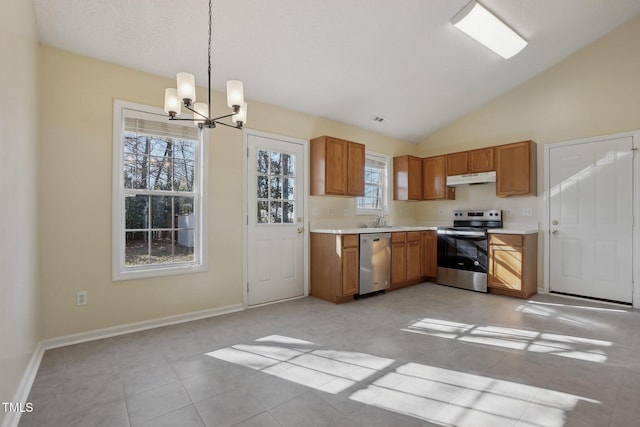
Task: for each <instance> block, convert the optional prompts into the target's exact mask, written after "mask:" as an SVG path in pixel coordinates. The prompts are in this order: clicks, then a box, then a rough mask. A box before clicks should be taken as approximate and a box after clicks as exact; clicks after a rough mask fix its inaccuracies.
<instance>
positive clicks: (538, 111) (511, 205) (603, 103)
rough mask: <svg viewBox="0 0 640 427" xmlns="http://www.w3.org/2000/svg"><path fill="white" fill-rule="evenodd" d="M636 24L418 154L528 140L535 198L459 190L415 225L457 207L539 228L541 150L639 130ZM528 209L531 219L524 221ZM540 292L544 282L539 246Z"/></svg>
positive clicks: (639, 30)
mask: <svg viewBox="0 0 640 427" xmlns="http://www.w3.org/2000/svg"><path fill="white" fill-rule="evenodd" d="M638 40H640V17H637V18H635V19H633V20H631V21H629V22H628V23H626V24H625V25H623V26H621V27H619V28H618V29H616V30H614V31H612V32H611V33H609V34H607V35H605V36H604V37H602V38H601V39H599V40H597V41H595V42H594V43H592V44H590V45H588V46H586V47H585V48H583V49H582V50H580V51H578V52H577V53H575V54H574V55H572V56H570V57H569V58H567V59H565V60H564V61H562V62H560V63H559V64H557V65H556V66H554V67H552V68H550V69H549V70H547V71H546V72H544V73H542V74H540V75H538V76H537V77H535V78H533V79H531V80H529V81H528V82H526V83H524V84H523V85H521V86H519V87H517V88H516V89H514V90H512V91H510V92H508V93H507V94H505V95H503V96H501V97H499V98H497V99H496V100H494V101H492V102H491V103H489V104H487V105H485V106H484V107H482V108H479V109H478V110H476V111H474V112H472V113H470V114H469V115H467V116H465V117H463V118H462V119H460V120H458V121H456V122H455V123H453V124H452V125H450V126H447V127H446V128H444V129H442V130H440V131H439V132H437V133H435V134H433V135H431V136H430V137H429V138H427V139H426V140H424V141H423V142H422V143H421V144H420V147H419V150H420V153H421V154H422V155H425V156H427V155H437V154H443V153H451V152H455V151H460V150H466V149H470V148H476V147H485V146H491V145H498V144H505V143H509V142H515V141H522V140H527V139H531V140H534V141H536V142H537V143H538V189H539V191H538V197H524V198H506V199H504V198H496V197H495V184H490V185H487V186H484V187H461V188H459V189H458V192H457V195H456V201H455V202H453V201H449V202H423V203H421V205H420V207H419V208H418V209H417V211H416V216H417V219H418V220H438V219H440V218H442V215H441V214H443V213H444V214H445V215H446V214H448V213H449V212H450V210H451V209H452V208H454V207H455V208H459V207H463V208H464V207H494V206H495V207H498V208H501V209H505V210H506V209H511V212H512V216H510V217H506V218H505V221H506V222H507V223H510V222H513V223H529V222H540V223H542V222H543V215H544V199H543V197H542V195H543V190H544V189H543V183H544V177H543V171H544V148H543V147H544V145H545V144H549V143H554V142H561V141H567V140H574V139H580V138H585V137H590V136H598V135H606V134H611V133H618V132H624V131H629V130H635V129H640V102H639V100H640V77H639V76H640V71H639V70H640V43H638ZM523 208H531V209H533V216H532V217H525V216H523V215H522V210H523ZM539 243H540V244H539V255H540V256H539V258H538V260H539V262H538V267H539V273H538V286H539V287H542V277H543V271H542V267H543V265H542V264H543V259H542V251H543V244H542V243H543V236H542V235H540V239H539Z"/></svg>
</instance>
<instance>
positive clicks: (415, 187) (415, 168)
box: [408, 156, 422, 200]
mask: <svg viewBox="0 0 640 427" xmlns="http://www.w3.org/2000/svg"><path fill="white" fill-rule="evenodd" d="M408 163H409V200H422V159H421V158H419V157H413V156H409V162H408Z"/></svg>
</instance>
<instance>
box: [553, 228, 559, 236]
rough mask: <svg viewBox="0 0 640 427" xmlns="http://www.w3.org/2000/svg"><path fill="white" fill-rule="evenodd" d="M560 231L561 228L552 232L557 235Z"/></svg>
mask: <svg viewBox="0 0 640 427" xmlns="http://www.w3.org/2000/svg"><path fill="white" fill-rule="evenodd" d="M558 233H560V230H558V229H555V230H553V231H551V234H553V235H554V236H557V235H558Z"/></svg>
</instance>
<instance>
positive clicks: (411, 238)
mask: <svg viewBox="0 0 640 427" xmlns="http://www.w3.org/2000/svg"><path fill="white" fill-rule="evenodd" d="M419 241H420V232H419V231H407V242H419Z"/></svg>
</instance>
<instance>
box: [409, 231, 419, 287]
mask: <svg viewBox="0 0 640 427" xmlns="http://www.w3.org/2000/svg"><path fill="white" fill-rule="evenodd" d="M421 257H422V245H421V243H420V237H419V235H418V240H412V241H408V242H407V281H408V282H411V281H416V280H419V279H420V278H421V277H422V262H421V261H422V260H421Z"/></svg>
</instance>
